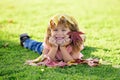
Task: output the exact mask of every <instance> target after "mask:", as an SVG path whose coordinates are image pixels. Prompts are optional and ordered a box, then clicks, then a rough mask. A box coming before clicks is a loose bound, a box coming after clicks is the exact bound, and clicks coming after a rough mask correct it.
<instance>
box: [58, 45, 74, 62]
mask: <svg viewBox="0 0 120 80" xmlns="http://www.w3.org/2000/svg"><path fill="white" fill-rule="evenodd" d="M60 50H61V54H62V56H63V60H64V61H65V62H69V61H71V60H73V58H72V56H71V55H70V54H69V53H68V51H67V49H66V47H60Z"/></svg>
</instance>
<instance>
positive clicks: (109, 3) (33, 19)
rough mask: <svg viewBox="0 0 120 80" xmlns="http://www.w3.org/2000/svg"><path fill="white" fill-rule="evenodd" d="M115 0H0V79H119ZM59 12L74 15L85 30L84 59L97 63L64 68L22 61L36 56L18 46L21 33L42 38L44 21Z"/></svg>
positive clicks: (118, 12)
mask: <svg viewBox="0 0 120 80" xmlns="http://www.w3.org/2000/svg"><path fill="white" fill-rule="evenodd" d="M119 3H120V1H119V0H76V1H75V0H64V1H61V0H1V1H0V80H80V79H81V80H119V79H120V76H119V75H120V45H119V44H120V36H119V33H120V31H119V30H120V23H119V22H120V16H119V15H120V6H119ZM57 13H65V14H69V15H71V16H74V17H75V18H76V19H77V21H78V23H79V28H80V30H82V31H85V33H86V37H87V39H86V42H85V49H84V50H83V51H82V53H83V54H84V58H90V57H92V58H98V59H100V61H101V65H100V66H98V67H89V66H87V65H83V64H81V65H77V66H71V67H65V68H47V67H44V66H40V67H33V66H27V65H24V62H25V61H26V60H28V59H34V58H36V57H37V56H39V54H37V53H35V52H32V51H30V50H27V49H24V48H22V47H21V46H20V45H19V35H20V34H21V33H28V34H29V35H30V36H31V37H32V39H34V40H38V41H43V40H44V35H45V32H46V28H47V26H48V21H49V19H50V18H51V16H53V15H55V14H57Z"/></svg>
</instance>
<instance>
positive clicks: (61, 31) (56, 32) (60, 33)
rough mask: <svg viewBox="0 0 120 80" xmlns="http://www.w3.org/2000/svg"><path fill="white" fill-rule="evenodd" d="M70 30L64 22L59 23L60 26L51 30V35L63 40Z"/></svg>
mask: <svg viewBox="0 0 120 80" xmlns="http://www.w3.org/2000/svg"><path fill="white" fill-rule="evenodd" d="M68 32H70V29H69V28H66V27H65V26H64V25H63V24H58V26H57V27H56V28H54V29H52V30H51V36H53V37H55V39H56V40H58V41H60V40H63V39H64V38H65V37H66V36H67V33H68Z"/></svg>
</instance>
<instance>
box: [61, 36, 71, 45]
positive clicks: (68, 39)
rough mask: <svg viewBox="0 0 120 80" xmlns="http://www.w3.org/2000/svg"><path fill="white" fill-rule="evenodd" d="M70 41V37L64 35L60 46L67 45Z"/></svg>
mask: <svg viewBox="0 0 120 80" xmlns="http://www.w3.org/2000/svg"><path fill="white" fill-rule="evenodd" d="M70 43H71V39H70V38H69V36H68V35H66V36H65V38H64V40H63V41H61V44H60V46H67V45H69V44H70Z"/></svg>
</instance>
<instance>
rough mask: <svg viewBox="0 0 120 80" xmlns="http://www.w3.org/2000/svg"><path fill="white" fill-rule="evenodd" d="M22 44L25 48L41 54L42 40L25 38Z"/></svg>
mask: <svg viewBox="0 0 120 80" xmlns="http://www.w3.org/2000/svg"><path fill="white" fill-rule="evenodd" d="M23 46H24V47H25V48H27V49H30V50H32V51H34V52H37V53H39V54H42V51H43V42H38V41H35V40H32V39H27V40H25V41H24V42H23Z"/></svg>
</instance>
